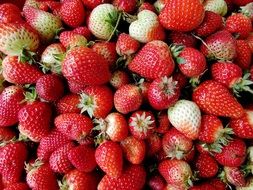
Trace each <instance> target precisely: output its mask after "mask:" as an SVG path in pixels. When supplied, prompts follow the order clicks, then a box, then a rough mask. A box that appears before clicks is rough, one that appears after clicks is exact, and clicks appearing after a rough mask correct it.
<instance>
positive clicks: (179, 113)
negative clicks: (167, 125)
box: [168, 100, 201, 140]
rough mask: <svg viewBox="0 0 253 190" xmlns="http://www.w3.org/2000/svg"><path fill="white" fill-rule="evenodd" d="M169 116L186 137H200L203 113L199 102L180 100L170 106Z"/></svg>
mask: <svg viewBox="0 0 253 190" xmlns="http://www.w3.org/2000/svg"><path fill="white" fill-rule="evenodd" d="M168 117H169V120H170V122H171V124H172V125H173V126H174V127H175V128H176V129H177V130H178V131H179V132H181V133H183V134H184V135H185V136H186V137H188V138H190V139H192V140H194V139H197V138H198V135H199V130H200V124H201V113H200V109H199V107H198V106H197V104H195V103H194V102H192V101H189V100H179V101H177V102H176V104H175V105H174V106H172V107H170V108H169V110H168Z"/></svg>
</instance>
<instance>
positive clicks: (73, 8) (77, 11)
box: [60, 0, 85, 28]
mask: <svg viewBox="0 0 253 190" xmlns="http://www.w3.org/2000/svg"><path fill="white" fill-rule="evenodd" d="M60 17H61V20H62V21H63V22H64V23H65V24H66V25H68V26H70V27H72V28H76V27H78V26H80V25H81V24H82V23H83V22H84V20H85V10H84V7H83V3H82V1H81V0H68V1H64V2H63V3H62V5H61V8H60Z"/></svg>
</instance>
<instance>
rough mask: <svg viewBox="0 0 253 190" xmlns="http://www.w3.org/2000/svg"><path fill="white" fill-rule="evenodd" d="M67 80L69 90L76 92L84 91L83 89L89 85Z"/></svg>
mask: <svg viewBox="0 0 253 190" xmlns="http://www.w3.org/2000/svg"><path fill="white" fill-rule="evenodd" d="M67 82H68V87H69V91H70V92H71V93H74V94H80V93H82V92H83V90H84V89H85V88H86V87H87V85H86V84H79V83H76V82H75V81H67Z"/></svg>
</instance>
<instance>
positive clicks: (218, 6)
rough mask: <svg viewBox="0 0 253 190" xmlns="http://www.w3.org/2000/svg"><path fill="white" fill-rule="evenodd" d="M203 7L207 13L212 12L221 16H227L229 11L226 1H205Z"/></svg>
mask: <svg viewBox="0 0 253 190" xmlns="http://www.w3.org/2000/svg"><path fill="white" fill-rule="evenodd" d="M203 5H204V7H205V10H206V11H211V12H214V13H216V14H219V15H221V16H224V15H226V14H227V11H228V6H227V3H226V1H225V0H205V1H204V4H203Z"/></svg>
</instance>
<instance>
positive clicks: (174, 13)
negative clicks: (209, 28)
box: [159, 0, 205, 32]
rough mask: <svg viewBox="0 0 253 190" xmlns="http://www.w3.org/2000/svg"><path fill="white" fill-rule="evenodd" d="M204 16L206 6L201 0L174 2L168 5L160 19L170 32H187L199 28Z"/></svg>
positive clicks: (179, 0) (169, 2)
mask: <svg viewBox="0 0 253 190" xmlns="http://www.w3.org/2000/svg"><path fill="white" fill-rule="evenodd" d="M204 16H205V12H204V6H203V5H202V3H201V2H200V1H199V0H174V1H168V2H167V3H166V5H165V7H164V9H163V10H162V11H161V13H160V15H159V19H160V22H161V24H162V25H163V26H164V27H165V28H166V29H168V30H176V31H182V32H186V31H191V30H193V29H195V28H197V27H198V26H199V25H200V24H201V22H202V21H203V19H204Z"/></svg>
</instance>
